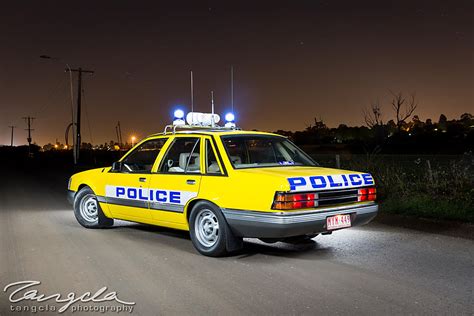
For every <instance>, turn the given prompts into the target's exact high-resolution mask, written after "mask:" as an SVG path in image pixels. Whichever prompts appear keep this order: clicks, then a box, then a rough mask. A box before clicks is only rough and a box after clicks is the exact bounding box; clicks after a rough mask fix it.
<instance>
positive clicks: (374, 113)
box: [363, 99, 383, 128]
mask: <svg viewBox="0 0 474 316" xmlns="http://www.w3.org/2000/svg"><path fill="white" fill-rule="evenodd" d="M363 111H364V121H365V124H366V125H367V126H368V127H370V128H373V127H375V126H379V125H383V122H382V108H381V107H380V102H379V100H378V99H377V101H376V102H372V104H371V105H370V107H369V108H368V109H367V108H366V109H364V110H363Z"/></svg>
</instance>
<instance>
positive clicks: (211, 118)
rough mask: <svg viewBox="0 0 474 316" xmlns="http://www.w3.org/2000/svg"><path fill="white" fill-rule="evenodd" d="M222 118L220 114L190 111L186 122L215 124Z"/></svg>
mask: <svg viewBox="0 0 474 316" xmlns="http://www.w3.org/2000/svg"><path fill="white" fill-rule="evenodd" d="M220 120H221V118H220V116H219V115H218V114H211V113H200V112H189V113H188V114H187V115H186V122H187V123H188V124H189V125H191V126H214V125H215V124H217V123H219V121H220Z"/></svg>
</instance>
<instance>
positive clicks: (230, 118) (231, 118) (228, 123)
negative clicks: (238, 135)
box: [225, 112, 235, 128]
mask: <svg viewBox="0 0 474 316" xmlns="http://www.w3.org/2000/svg"><path fill="white" fill-rule="evenodd" d="M225 127H227V128H235V115H234V113H232V112H229V113H227V114H226V115H225Z"/></svg>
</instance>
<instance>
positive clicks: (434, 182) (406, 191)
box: [313, 153, 474, 222]
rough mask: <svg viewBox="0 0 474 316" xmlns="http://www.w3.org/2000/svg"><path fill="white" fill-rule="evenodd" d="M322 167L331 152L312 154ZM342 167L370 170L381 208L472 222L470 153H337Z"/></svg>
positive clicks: (473, 161)
mask: <svg viewBox="0 0 474 316" xmlns="http://www.w3.org/2000/svg"><path fill="white" fill-rule="evenodd" d="M313 156H314V158H315V159H316V160H317V161H319V162H320V163H321V165H323V166H326V167H334V166H335V161H336V159H335V155H320V156H318V155H313ZM340 166H341V168H343V169H348V170H357V171H367V172H370V173H371V174H372V175H373V176H374V177H375V180H376V183H377V190H378V192H377V193H378V199H379V201H380V202H381V210H382V211H384V212H392V213H399V214H409V215H416V216H421V217H429V218H437V219H450V220H460V221H468V222H474V155H473V154H472V153H466V154H464V155H462V156H447V155H430V156H415V155H348V154H345V155H341V156H340Z"/></svg>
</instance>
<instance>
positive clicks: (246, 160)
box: [221, 135, 317, 169]
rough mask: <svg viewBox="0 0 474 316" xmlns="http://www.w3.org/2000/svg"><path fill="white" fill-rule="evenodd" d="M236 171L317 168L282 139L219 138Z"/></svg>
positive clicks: (238, 136) (257, 136)
mask: <svg viewBox="0 0 474 316" xmlns="http://www.w3.org/2000/svg"><path fill="white" fill-rule="evenodd" d="M221 139H222V142H223V143H224V147H225V149H226V151H227V155H228V156H229V159H230V161H231V163H232V166H233V167H234V168H236V169H243V168H256V167H281V166H311V167H314V166H317V164H316V162H314V161H313V160H312V159H311V158H310V157H309V156H308V155H307V154H306V153H305V152H303V151H302V150H301V149H299V148H298V147H296V145H294V144H293V143H292V142H290V141H289V140H287V139H286V138H284V137H278V136H267V135H231V136H221Z"/></svg>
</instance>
